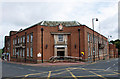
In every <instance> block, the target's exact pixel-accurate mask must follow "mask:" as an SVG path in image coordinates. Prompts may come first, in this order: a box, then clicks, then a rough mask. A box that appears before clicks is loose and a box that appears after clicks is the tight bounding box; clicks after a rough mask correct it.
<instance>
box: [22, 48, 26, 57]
mask: <svg viewBox="0 0 120 79" xmlns="http://www.w3.org/2000/svg"><path fill="white" fill-rule="evenodd" d="M22 56H23V57H24V56H25V49H23V54H22Z"/></svg>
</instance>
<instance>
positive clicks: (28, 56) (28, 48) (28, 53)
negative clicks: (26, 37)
mask: <svg viewBox="0 0 120 79" xmlns="http://www.w3.org/2000/svg"><path fill="white" fill-rule="evenodd" d="M27 57H29V48H27Z"/></svg>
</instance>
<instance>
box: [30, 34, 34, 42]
mask: <svg viewBox="0 0 120 79" xmlns="http://www.w3.org/2000/svg"><path fill="white" fill-rule="evenodd" d="M30 42H33V33H31V34H30Z"/></svg>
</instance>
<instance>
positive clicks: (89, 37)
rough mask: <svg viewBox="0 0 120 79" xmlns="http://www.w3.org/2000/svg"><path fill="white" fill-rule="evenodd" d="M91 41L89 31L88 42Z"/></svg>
mask: <svg viewBox="0 0 120 79" xmlns="http://www.w3.org/2000/svg"><path fill="white" fill-rule="evenodd" d="M89 41H90V36H89V33H88V42H89Z"/></svg>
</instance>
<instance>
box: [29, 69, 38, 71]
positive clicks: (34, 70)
mask: <svg viewBox="0 0 120 79" xmlns="http://www.w3.org/2000/svg"><path fill="white" fill-rule="evenodd" d="M28 70H29V71H36V70H32V69H28Z"/></svg>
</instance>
